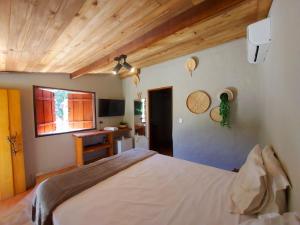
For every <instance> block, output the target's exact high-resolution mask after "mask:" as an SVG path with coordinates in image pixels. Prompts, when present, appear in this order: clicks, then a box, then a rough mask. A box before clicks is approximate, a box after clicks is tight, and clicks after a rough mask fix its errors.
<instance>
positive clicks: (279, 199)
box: [261, 146, 290, 213]
mask: <svg viewBox="0 0 300 225" xmlns="http://www.w3.org/2000/svg"><path fill="white" fill-rule="evenodd" d="M262 157H263V162H264V165H265V168H266V171H267V177H268V191H269V193H270V197H269V200H268V202H267V204H266V206H265V207H264V208H263V209H262V211H261V212H262V213H268V212H276V213H284V212H286V211H287V199H286V189H287V188H288V187H289V186H290V183H289V180H288V178H287V176H286V174H285V172H284V170H283V168H282V166H281V164H280V162H279V160H278V159H277V158H276V157H275V154H274V151H273V150H272V148H271V147H270V146H266V147H265V148H264V149H263V151H262Z"/></svg>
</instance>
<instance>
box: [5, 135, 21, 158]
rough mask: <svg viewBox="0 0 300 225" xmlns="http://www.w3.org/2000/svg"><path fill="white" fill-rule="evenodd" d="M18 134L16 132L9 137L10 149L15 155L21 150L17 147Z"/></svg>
mask: <svg viewBox="0 0 300 225" xmlns="http://www.w3.org/2000/svg"><path fill="white" fill-rule="evenodd" d="M17 136H18V134H17V133H16V134H15V135H10V136H8V137H7V140H8V141H9V143H10V149H11V151H12V153H13V154H14V155H16V154H17V153H18V152H19V150H18V147H17Z"/></svg>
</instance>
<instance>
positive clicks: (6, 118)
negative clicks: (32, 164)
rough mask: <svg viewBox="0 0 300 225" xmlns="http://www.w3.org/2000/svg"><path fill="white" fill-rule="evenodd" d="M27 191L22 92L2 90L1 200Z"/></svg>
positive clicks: (0, 135) (0, 110)
mask: <svg viewBox="0 0 300 225" xmlns="http://www.w3.org/2000/svg"><path fill="white" fill-rule="evenodd" d="M25 190H26V183H25V169H24V152H23V140H22V122H21V104H20V92H19V91H18V90H8V89H0V200H3V199H7V198H9V197H12V196H14V195H16V194H19V193H21V192H24V191H25Z"/></svg>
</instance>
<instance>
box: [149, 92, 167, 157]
mask: <svg viewBox="0 0 300 225" xmlns="http://www.w3.org/2000/svg"><path fill="white" fill-rule="evenodd" d="M164 89H171V91H172V123H173V86H164V87H159V88H153V89H148V91H147V99H148V101H147V124H148V129H147V130H148V131H147V133H148V140H149V149H150V146H151V130H150V129H151V128H150V127H151V125H150V117H151V116H150V92H151V91H160V90H164ZM172 146H173V126H172ZM172 152H173V147H172Z"/></svg>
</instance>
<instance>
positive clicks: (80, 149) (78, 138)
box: [73, 130, 114, 166]
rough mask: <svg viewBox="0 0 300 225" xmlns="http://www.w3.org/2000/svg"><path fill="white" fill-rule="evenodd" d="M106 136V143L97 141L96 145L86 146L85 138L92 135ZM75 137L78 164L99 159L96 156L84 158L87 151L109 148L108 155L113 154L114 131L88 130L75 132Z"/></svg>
mask: <svg viewBox="0 0 300 225" xmlns="http://www.w3.org/2000/svg"><path fill="white" fill-rule="evenodd" d="M103 135H104V136H106V142H105V143H97V144H94V145H89V146H85V145H84V138H87V137H92V136H103ZM73 136H74V138H75V147H76V165H77V166H82V165H84V164H88V163H89V162H92V161H95V160H97V158H95V159H94V160H91V161H85V160H84V154H85V153H91V152H96V151H101V150H107V153H108V156H112V155H113V154H114V152H113V132H112V131H98V130H94V131H86V132H82V133H75V134H73Z"/></svg>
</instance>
